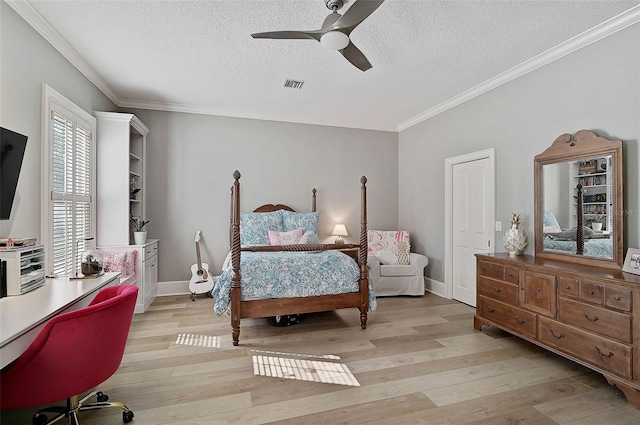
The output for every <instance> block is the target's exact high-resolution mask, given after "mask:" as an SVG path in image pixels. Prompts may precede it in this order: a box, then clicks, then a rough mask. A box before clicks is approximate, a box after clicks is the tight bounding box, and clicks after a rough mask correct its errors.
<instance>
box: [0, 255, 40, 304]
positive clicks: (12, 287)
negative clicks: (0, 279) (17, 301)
mask: <svg viewBox="0 0 640 425" xmlns="http://www.w3.org/2000/svg"><path fill="white" fill-rule="evenodd" d="M0 259H2V260H5V261H6V262H7V271H6V272H7V295H22V294H24V293H27V292H29V291H31V290H33V289H36V288H39V287H40V286H42V285H44V280H45V278H44V246H43V245H34V246H29V247H26V248H15V249H10V250H6V251H0Z"/></svg>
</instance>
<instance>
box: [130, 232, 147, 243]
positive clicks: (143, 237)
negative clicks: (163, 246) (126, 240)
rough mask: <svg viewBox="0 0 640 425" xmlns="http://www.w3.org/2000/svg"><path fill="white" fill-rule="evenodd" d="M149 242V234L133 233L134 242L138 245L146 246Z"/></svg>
mask: <svg viewBox="0 0 640 425" xmlns="http://www.w3.org/2000/svg"><path fill="white" fill-rule="evenodd" d="M146 241H147V232H133V242H135V244H136V245H144V243H145V242H146Z"/></svg>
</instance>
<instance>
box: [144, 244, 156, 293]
mask: <svg viewBox="0 0 640 425" xmlns="http://www.w3.org/2000/svg"><path fill="white" fill-rule="evenodd" d="M157 295H158V256H157V255H154V256H153V257H151V258H149V259H148V260H146V261H145V262H144V299H145V303H146V302H149V303H151V302H152V301H153V300H154V299H155V298H156V296H157Z"/></svg>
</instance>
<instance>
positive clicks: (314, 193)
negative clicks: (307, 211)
mask: <svg viewBox="0 0 640 425" xmlns="http://www.w3.org/2000/svg"><path fill="white" fill-rule="evenodd" d="M311 193H312V195H311V212H316V188H315V187H314V188H313V190H312V191H311Z"/></svg>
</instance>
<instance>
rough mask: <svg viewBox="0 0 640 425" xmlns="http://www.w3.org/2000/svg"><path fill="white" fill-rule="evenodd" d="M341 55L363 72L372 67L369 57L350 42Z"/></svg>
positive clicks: (341, 51)
mask: <svg viewBox="0 0 640 425" xmlns="http://www.w3.org/2000/svg"><path fill="white" fill-rule="evenodd" d="M352 7H353V6H352ZM340 53H342V56H344V57H345V59H346V60H348V61H349V62H351V64H353V66H355V67H356V68H358V69H359V70H361V71H366V70H367V69H369V68H371V67H372V66H371V63H370V62H369V60H367V57H366V56H365V55H364V53H362V52H361V51H360V49H358V48H357V47H356V46H355V45H354V44H353V43H352V42H349V44H347V47H345V48H344V49H342V50H340Z"/></svg>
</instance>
